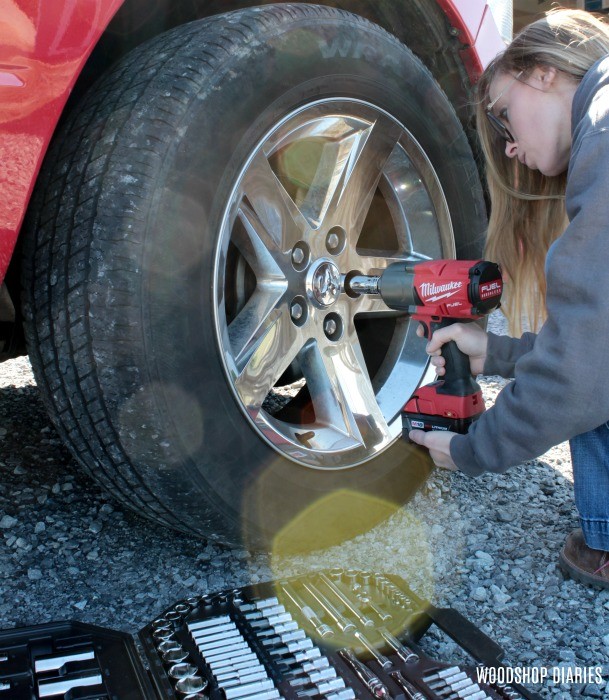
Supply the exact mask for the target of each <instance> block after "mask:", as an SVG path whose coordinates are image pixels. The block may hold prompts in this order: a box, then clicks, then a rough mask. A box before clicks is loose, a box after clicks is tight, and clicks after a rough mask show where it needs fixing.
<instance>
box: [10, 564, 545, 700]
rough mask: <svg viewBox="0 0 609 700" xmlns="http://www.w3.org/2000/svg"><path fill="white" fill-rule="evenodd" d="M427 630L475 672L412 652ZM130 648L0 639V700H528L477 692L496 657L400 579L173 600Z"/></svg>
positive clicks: (83, 634) (72, 628)
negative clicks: (480, 671)
mask: <svg viewBox="0 0 609 700" xmlns="http://www.w3.org/2000/svg"><path fill="white" fill-rule="evenodd" d="M432 625H436V626H437V627H438V628H439V629H441V630H442V631H443V632H444V633H446V634H447V635H448V636H449V637H451V638H452V639H453V640H454V642H456V644H457V645H458V646H459V647H460V648H461V649H462V650H463V651H464V652H466V654H465V655H464V656H465V657H466V658H468V659H471V663H470V662H468V663H466V664H458V665H455V664H450V663H446V662H443V661H440V660H438V659H435V658H432V657H431V656H429V655H427V654H426V653H424V651H423V650H422V648H421V645H420V642H421V640H422V638H423V636H424V635H425V634H426V633H427V631H428V630H429V629H430V628H431V627H432ZM138 642H139V649H140V653H138V650H137V647H136V644H135V640H133V639H132V638H130V637H129V635H126V634H124V633H121V632H113V631H111V630H106V629H103V628H98V627H92V626H87V625H82V624H79V623H74V622H73V623H51V624H50V625H42V626H38V627H31V628H23V629H17V630H12V631H6V632H0V700H9V699H10V700H38V699H39V698H58V699H62V698H65V699H66V700H157V699H158V700H163V699H167V700H173V699H179V700H277V699H279V698H286V699H288V700H309V699H311V700H316V699H317V698H320V699H321V698H326V699H327V700H355V699H356V698H362V699H365V700H369V699H370V697H373V698H378V699H382V700H385V699H386V700H391V699H394V700H461V699H463V700H535V699H536V698H537V697H538V696H537V695H536V694H534V693H531V692H530V691H528V690H526V689H524V688H522V687H520V686H516V685H514V686H508V685H494V686H490V685H486V684H484V683H481V682H478V678H477V668H476V667H477V666H485V667H498V666H500V665H501V657H502V655H503V651H502V650H501V648H500V647H499V646H498V645H496V644H495V643H494V642H493V641H492V640H491V639H489V638H488V637H487V636H486V635H484V634H483V633H482V632H481V631H480V630H479V629H478V628H476V627H475V626H474V625H473V624H472V623H470V622H469V621H468V620H466V619H465V618H464V617H462V616H461V615H460V614H459V613H457V612H456V611H454V610H452V609H448V608H436V607H434V606H432V605H431V604H429V603H428V602H426V601H424V600H422V599H420V598H419V597H418V596H416V594H415V593H414V592H413V591H411V590H410V588H409V587H408V585H407V584H406V582H405V581H404V580H403V579H401V578H399V577H396V576H391V575H386V574H379V573H372V572H365V571H356V570H351V569H348V570H343V569H339V568H336V569H330V570H323V571H318V572H314V573H310V574H306V575H304V576H300V577H296V578H291V579H285V580H278V581H274V582H270V583H265V584H260V585H258V586H248V587H245V588H237V589H233V590H228V591H223V592H220V593H214V594H206V595H203V596H196V597H192V598H188V599H186V600H182V601H179V602H177V603H175V604H174V605H172V606H171V607H170V608H168V609H167V610H165V611H164V612H163V613H162V614H160V615H159V616H158V617H157V618H156V619H155V620H153V621H152V622H151V623H150V624H149V625H147V626H146V627H144V629H142V630H141V631H140V632H139V634H138Z"/></svg>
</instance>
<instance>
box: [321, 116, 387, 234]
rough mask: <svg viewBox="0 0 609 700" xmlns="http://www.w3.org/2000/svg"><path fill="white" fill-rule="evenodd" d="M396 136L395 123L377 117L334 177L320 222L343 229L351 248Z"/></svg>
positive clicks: (360, 137) (361, 135)
mask: <svg viewBox="0 0 609 700" xmlns="http://www.w3.org/2000/svg"><path fill="white" fill-rule="evenodd" d="M400 134H401V130H400V127H399V126H398V125H397V124H395V123H394V122H392V121H390V120H388V119H384V118H383V117H379V118H378V119H377V121H376V122H375V123H374V124H373V125H372V126H370V127H369V128H368V129H365V130H363V131H361V132H360V133H359V138H357V139H355V140H354V142H353V145H352V148H351V151H350V153H349V157H348V159H347V161H346V163H345V164H344V166H343V168H342V172H341V178H336V180H337V186H336V188H335V191H334V193H333V197H332V202H331V204H330V206H329V207H328V217H327V220H326V221H324V223H325V224H326V225H327V227H328V228H330V227H331V226H333V225H339V226H342V227H343V228H345V230H346V231H347V232H348V233H349V238H350V240H351V241H353V245H355V242H356V241H357V238H359V234H360V233H361V230H362V227H363V225H364V222H365V220H366V215H367V214H368V210H369V209H370V204H371V202H372V198H373V196H374V193H375V192H376V188H377V186H378V184H379V181H380V179H381V175H382V172H383V168H384V167H385V164H386V163H387V161H388V159H389V158H390V156H391V154H392V152H393V150H394V148H395V147H396V145H397V143H398V141H399V138H400Z"/></svg>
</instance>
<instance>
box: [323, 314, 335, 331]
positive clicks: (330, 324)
mask: <svg viewBox="0 0 609 700" xmlns="http://www.w3.org/2000/svg"><path fill="white" fill-rule="evenodd" d="M324 331H325V332H326V335H334V333H336V321H335V320H334V319H333V318H329V319H328V320H327V321H326V322H325V323H324Z"/></svg>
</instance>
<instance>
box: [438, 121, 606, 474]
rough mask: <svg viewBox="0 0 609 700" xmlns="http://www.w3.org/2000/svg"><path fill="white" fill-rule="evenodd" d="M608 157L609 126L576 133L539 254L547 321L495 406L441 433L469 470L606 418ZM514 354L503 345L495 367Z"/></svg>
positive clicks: (528, 453)
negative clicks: (549, 234)
mask: <svg viewBox="0 0 609 700" xmlns="http://www.w3.org/2000/svg"><path fill="white" fill-rule="evenodd" d="M608 162H609V129H597V130H593V131H591V132H589V133H587V134H586V135H584V136H583V137H582V139H581V140H580V141H579V144H578V147H577V150H576V151H575V152H574V153H572V155H571V161H570V165H569V177H568V186H567V193H566V194H567V199H566V201H567V214H568V216H569V221H570V223H569V226H568V227H567V228H566V230H565V232H564V233H563V234H562V236H560V238H559V239H558V240H557V241H555V243H554V244H553V245H552V246H551V248H550V250H549V252H548V257H547V260H546V278H547V297H546V306H547V312H548V316H547V321H546V322H545V323H544V325H543V327H542V328H541V330H540V332H539V334H538V335H537V337H536V339H535V342H534V344H532V346H531V349H530V350H529V351H528V352H525V353H524V354H520V356H519V357H518V358H517V359H516V361H515V363H514V377H515V379H514V381H513V382H510V384H508V385H507V386H506V387H505V388H504V389H503V390H502V391H501V392H500V393H499V396H498V397H497V400H496V402H495V405H494V406H493V407H491V408H490V409H489V410H488V411H486V412H485V413H483V414H482V416H481V417H480V418H479V419H478V420H477V421H476V422H475V423H474V424H473V425H472V426H471V427H470V430H469V432H468V434H467V435H457V436H455V437H454V438H453V439H452V441H451V456H452V458H453V461H454V462H455V464H456V465H457V466H458V467H459V469H460V470H461V471H463V472H464V473H466V474H468V475H470V476H477V475H479V474H481V473H483V472H484V471H491V472H503V471H505V470H506V469H508V468H509V467H510V466H514V465H516V464H520V463H522V462H523V461H526V460H528V459H533V458H535V457H538V456H539V455H540V454H543V453H544V452H545V451H546V450H548V449H549V448H550V447H552V446H553V445H556V444H558V443H560V442H563V441H564V440H567V439H569V438H571V437H574V436H575V435H579V434H580V433H584V432H587V431H589V430H592V429H594V428H596V427H598V426H599V425H600V424H601V423H603V422H606V421H607V420H608V419H609V381H608V380H607V376H608V373H607V369H606V366H607V354H608V352H607V343H608V340H609V272H608V271H607V261H608V260H609V205H608V199H607V192H608V191H609V168H607V163H608ZM506 347H508V345H507V344H506ZM513 347H515V346H512V348H513ZM517 355H518V352H517V351H514V350H509V349H508V350H507V351H506V352H504V353H503V354H502V357H503V358H504V360H503V364H504V365H506V366H504V367H503V369H509V364H510V361H511V359H515V358H516V356H517ZM500 365H501V363H500ZM485 369H486V368H485Z"/></svg>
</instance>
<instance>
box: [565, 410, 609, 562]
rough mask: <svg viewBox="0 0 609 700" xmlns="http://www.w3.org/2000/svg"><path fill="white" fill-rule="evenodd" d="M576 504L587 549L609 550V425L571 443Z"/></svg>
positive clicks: (579, 436)
mask: <svg viewBox="0 0 609 700" xmlns="http://www.w3.org/2000/svg"><path fill="white" fill-rule="evenodd" d="M569 445H570V447H571V461H572V464H573V486H574V489H575V505H576V506H577V510H578V511H579V518H580V522H581V527H582V530H583V533H584V539H585V540H586V544H587V545H588V547H592V549H602V550H604V551H605V552H608V551H609V423H603V424H602V425H599V427H598V428H596V429H595V430H591V431H590V432H588V433H582V434H581V435H576V436H575V437H574V438H573V439H572V440H570V441H569Z"/></svg>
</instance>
